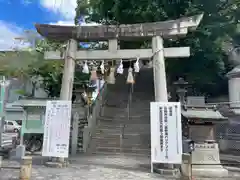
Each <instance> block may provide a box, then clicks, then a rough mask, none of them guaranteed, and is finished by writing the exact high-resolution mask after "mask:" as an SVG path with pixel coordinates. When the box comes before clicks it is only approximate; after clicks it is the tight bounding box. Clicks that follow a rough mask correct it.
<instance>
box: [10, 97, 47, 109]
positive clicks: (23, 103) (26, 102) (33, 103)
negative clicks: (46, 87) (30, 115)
mask: <svg viewBox="0 0 240 180" xmlns="http://www.w3.org/2000/svg"><path fill="white" fill-rule="evenodd" d="M46 104H47V99H43V100H39V99H37V100H35V99H31V100H30V99H20V100H18V101H16V102H15V103H14V104H12V107H14V106H15V107H16V106H17V107H19V106H20V107H45V106H46Z"/></svg>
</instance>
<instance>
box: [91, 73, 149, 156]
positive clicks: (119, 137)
mask: <svg viewBox="0 0 240 180" xmlns="http://www.w3.org/2000/svg"><path fill="white" fill-rule="evenodd" d="M125 71H127V70H125ZM126 76H127V74H124V75H122V76H118V77H117V78H116V84H115V85H108V92H107V98H106V100H105V103H104V106H103V108H102V111H103V112H102V113H101V116H99V117H98V121H97V122H98V125H97V128H96V132H95V134H94V135H93V136H92V141H91V145H90V148H89V152H91V153H94V154H130V155H136V156H150V102H151V101H152V99H153V97H154V96H153V77H152V71H151V70H150V69H146V70H142V71H141V72H140V73H139V74H138V75H137V76H136V83H135V85H134V86H133V87H131V85H128V84H126ZM132 89H133V92H132ZM131 92H132V93H131Z"/></svg>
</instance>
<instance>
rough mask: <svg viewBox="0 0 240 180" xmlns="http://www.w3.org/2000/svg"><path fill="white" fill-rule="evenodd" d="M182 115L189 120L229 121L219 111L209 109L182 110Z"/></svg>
mask: <svg viewBox="0 0 240 180" xmlns="http://www.w3.org/2000/svg"><path fill="white" fill-rule="evenodd" d="M182 115H183V116H184V117H186V118H188V119H200V120H201V119H202V120H227V118H226V117H224V116H222V115H221V113H220V112H219V111H217V110H213V109H207V108H195V109H187V110H182Z"/></svg>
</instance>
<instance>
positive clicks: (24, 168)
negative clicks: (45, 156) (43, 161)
mask: <svg viewBox="0 0 240 180" xmlns="http://www.w3.org/2000/svg"><path fill="white" fill-rule="evenodd" d="M31 175H32V157H30V156H24V157H22V162H21V167H20V177H19V179H20V180H30V178H31Z"/></svg>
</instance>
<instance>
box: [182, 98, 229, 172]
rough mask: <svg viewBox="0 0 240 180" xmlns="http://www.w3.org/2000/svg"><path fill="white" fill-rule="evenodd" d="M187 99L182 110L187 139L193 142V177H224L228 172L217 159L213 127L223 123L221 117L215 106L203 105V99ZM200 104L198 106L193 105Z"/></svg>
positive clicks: (225, 119) (223, 118) (217, 152)
mask: <svg viewBox="0 0 240 180" xmlns="http://www.w3.org/2000/svg"><path fill="white" fill-rule="evenodd" d="M194 98H195V97H194V96H192V97H188V98H187V102H192V104H186V105H185V106H184V108H183V110H182V115H183V118H185V119H187V120H188V122H189V123H188V126H189V132H188V134H189V139H191V140H193V141H194V142H195V150H194V151H193V152H192V174H193V176H194V175H195V176H207V177H226V176H227V175H228V171H227V170H226V169H224V168H223V166H222V165H221V162H220V157H219V147H218V143H216V141H215V140H216V139H215V125H216V124H218V123H225V122H226V121H227V118H225V117H223V116H222V115H221V114H220V112H219V111H217V109H216V107H215V106H209V105H206V104H205V105H203V104H202V102H203V101H204V102H205V100H204V97H201V98H202V100H200V99H199V98H200V97H196V99H195V100H194ZM193 102H200V104H197V103H196V104H195V105H194V104H193Z"/></svg>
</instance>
